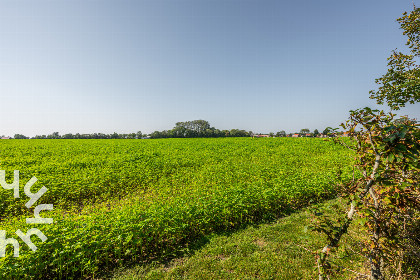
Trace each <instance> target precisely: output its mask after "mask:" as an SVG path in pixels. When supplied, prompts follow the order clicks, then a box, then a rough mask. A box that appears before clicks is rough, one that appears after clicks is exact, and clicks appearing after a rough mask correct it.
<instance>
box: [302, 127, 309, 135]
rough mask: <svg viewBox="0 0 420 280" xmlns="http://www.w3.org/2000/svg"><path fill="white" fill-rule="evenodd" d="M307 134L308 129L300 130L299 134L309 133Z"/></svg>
mask: <svg viewBox="0 0 420 280" xmlns="http://www.w3.org/2000/svg"><path fill="white" fill-rule="evenodd" d="M309 132H310V130H309V128H303V129H301V130H300V134H306V133H309Z"/></svg>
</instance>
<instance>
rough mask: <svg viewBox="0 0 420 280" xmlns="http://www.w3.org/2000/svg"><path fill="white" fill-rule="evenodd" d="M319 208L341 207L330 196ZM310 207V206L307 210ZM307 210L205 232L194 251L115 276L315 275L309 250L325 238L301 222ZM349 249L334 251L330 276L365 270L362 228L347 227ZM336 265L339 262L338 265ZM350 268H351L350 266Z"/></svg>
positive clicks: (132, 279) (128, 279) (117, 279)
mask: <svg viewBox="0 0 420 280" xmlns="http://www.w3.org/2000/svg"><path fill="white" fill-rule="evenodd" d="M322 206H323V208H325V209H331V208H339V209H340V210H341V211H343V210H344V209H343V208H342V202H341V201H339V200H332V201H328V202H327V203H324V204H323V205H322ZM310 210H312V209H310ZM311 218H312V215H311V214H310V212H309V211H299V212H297V213H294V214H292V215H290V216H287V217H285V218H281V219H279V220H277V221H276V222H274V223H269V224H263V225H257V226H255V225H252V226H249V227H247V228H246V229H241V230H239V231H237V232H235V233H231V234H230V233H225V234H218V235H209V236H206V237H204V238H202V239H201V240H199V241H198V242H197V250H194V251H191V252H186V253H185V256H182V257H178V258H174V259H173V260H171V261H169V262H160V261H154V262H149V263H146V264H143V265H137V266H134V267H132V268H129V269H124V268H123V269H120V270H118V271H117V272H116V273H114V275H113V277H112V279H113V280H139V279H148V280H152V279H153V280H155V279H156V280H158V279H220V280H222V279H285V280H286V279H315V278H316V277H317V271H316V270H314V268H315V267H316V260H315V258H314V255H313V254H311V253H310V252H308V250H310V251H312V250H315V249H316V248H318V247H319V246H321V244H322V242H325V240H323V239H322V238H321V236H320V235H319V234H317V233H315V232H313V231H307V230H306V227H305V225H307V224H309V223H310V222H311ZM349 233H350V234H351V235H352V238H353V239H352V238H349V237H346V238H345V241H346V243H349V244H350V245H349V246H347V247H344V246H343V247H340V248H339V250H338V254H337V258H336V260H335V263H336V265H340V267H339V269H336V270H335V273H334V275H333V279H351V277H355V276H358V275H357V274H355V273H354V272H353V271H356V272H357V273H364V270H366V268H365V267H364V266H363V258H361V257H360V255H355V254H353V253H352V250H354V249H356V250H357V248H355V246H356V242H355V241H360V236H362V235H361V234H360V233H361V231H360V227H357V226H354V225H353V226H352V227H351V228H350V229H349ZM336 267H337V266H336ZM349 269H350V270H352V271H350V270H349Z"/></svg>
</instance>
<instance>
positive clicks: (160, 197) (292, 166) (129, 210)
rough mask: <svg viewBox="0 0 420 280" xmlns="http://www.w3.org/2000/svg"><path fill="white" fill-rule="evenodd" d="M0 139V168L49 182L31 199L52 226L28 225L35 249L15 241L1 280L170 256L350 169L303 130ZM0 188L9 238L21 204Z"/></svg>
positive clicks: (87, 271) (266, 216)
mask: <svg viewBox="0 0 420 280" xmlns="http://www.w3.org/2000/svg"><path fill="white" fill-rule="evenodd" d="M1 144H2V149H1V154H0V156H1V159H2V160H1V163H0V164H1V165H0V166H1V169H3V170H7V174H9V175H11V174H12V170H15V169H20V170H21V171H22V172H21V173H22V179H21V181H22V184H23V183H24V182H26V181H27V180H28V179H29V178H30V177H31V176H36V177H37V178H38V179H39V182H40V184H42V185H45V186H46V187H48V189H49V190H48V192H47V193H46V194H45V195H44V196H43V197H42V199H43V201H40V202H39V203H53V204H54V211H52V212H49V213H48V217H53V218H54V224H51V225H45V226H42V227H39V229H40V230H42V232H43V233H44V234H45V235H46V236H47V237H48V240H47V241H46V242H44V243H41V242H39V240H36V241H34V242H35V244H36V245H37V246H38V250H37V251H36V252H32V251H28V249H27V247H25V246H21V252H20V257H19V258H13V257H11V256H10V255H11V254H12V252H11V250H9V252H8V254H9V255H8V257H6V258H3V259H0V275H1V278H2V279H52V278H61V279H62V278H65V279H80V278H89V277H95V276H97V275H98V274H100V272H101V271H102V272H103V271H106V270H107V269H111V268H113V267H118V266H121V265H122V264H124V263H128V262H139V261H144V260H148V259H152V258H155V257H156V256H172V255H173V254H174V253H175V252H176V251H177V250H179V248H181V247H188V244H190V243H191V242H193V241H194V240H196V239H197V238H199V237H202V236H204V235H205V234H208V233H211V232H216V231H220V230H226V229H232V228H237V227H241V226H243V225H245V224H247V223H253V222H255V221H262V220H271V219H273V218H275V217H278V216H281V215H284V214H286V213H290V212H291V211H293V210H294V209H298V208H300V207H302V206H303V205H307V204H308V203H310V202H311V201H312V202H316V201H319V200H321V199H324V198H326V197H331V196H332V195H333V194H334V193H335V188H334V185H333V184H332V182H333V180H334V177H335V174H336V173H337V172H338V171H339V170H340V172H342V174H343V175H342V176H343V178H346V180H350V179H351V172H352V170H351V168H350V166H349V163H348V161H349V159H350V158H351V153H350V152H349V151H347V150H346V149H344V148H342V147H339V146H336V145H333V143H329V142H324V141H322V140H320V139H311V138H302V139H293V140H292V139H288V138H274V139H273V138H270V139H259V140H258V141H256V140H254V139H250V138H246V139H241V138H236V139H233V138H227V139H162V140H156V141H139V140H95V141H93V140H84V141H83V140H77V141H76V140H50V141H48V140H19V141H18V140H11V141H7V143H6V142H4V143H1ZM9 179H10V178H9ZM39 186H40V185H39ZM39 186H38V187H39ZM34 191H35V190H34ZM0 194H1V197H2V201H3V207H2V209H3V208H7V209H10V211H9V212H7V213H3V221H2V222H1V227H2V229H5V230H6V231H7V232H8V233H9V235H8V237H14V234H13V233H14V232H15V231H16V229H18V228H19V229H21V230H22V231H25V230H26V227H27V225H26V224H25V223H24V221H25V217H28V215H29V214H28V213H26V212H19V213H15V214H14V213H13V212H11V210H12V209H15V208H19V205H21V204H22V202H20V201H19V200H13V199H8V198H10V197H13V196H12V195H11V193H10V190H4V189H1V191H0ZM44 197H45V199H44ZM94 199H95V200H94ZM93 201H95V203H93ZM44 215H45V216H46V217H47V213H45V214H44ZM6 218H7V219H6Z"/></svg>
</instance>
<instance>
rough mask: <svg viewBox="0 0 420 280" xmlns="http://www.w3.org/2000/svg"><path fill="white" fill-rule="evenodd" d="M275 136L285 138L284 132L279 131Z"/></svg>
mask: <svg viewBox="0 0 420 280" xmlns="http://www.w3.org/2000/svg"><path fill="white" fill-rule="evenodd" d="M276 136H277V137H286V136H287V135H286V131H284V130H281V131H279V132H277V133H276Z"/></svg>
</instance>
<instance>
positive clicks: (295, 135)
mask: <svg viewBox="0 0 420 280" xmlns="http://www.w3.org/2000/svg"><path fill="white" fill-rule="evenodd" d="M292 137H300V135H299V133H295V134H293V135H292Z"/></svg>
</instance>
